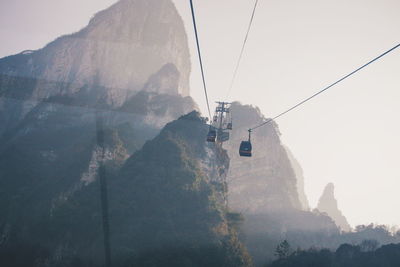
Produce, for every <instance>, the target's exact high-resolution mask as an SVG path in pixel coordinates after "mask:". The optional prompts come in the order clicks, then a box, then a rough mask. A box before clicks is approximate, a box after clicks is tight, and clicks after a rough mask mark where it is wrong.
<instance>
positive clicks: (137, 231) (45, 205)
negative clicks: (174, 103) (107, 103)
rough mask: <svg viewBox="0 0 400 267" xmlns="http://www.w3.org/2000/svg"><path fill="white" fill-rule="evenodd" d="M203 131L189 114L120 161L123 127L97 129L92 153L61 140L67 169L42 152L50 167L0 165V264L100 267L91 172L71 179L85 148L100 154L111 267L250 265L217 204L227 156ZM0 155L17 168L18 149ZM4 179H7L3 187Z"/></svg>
mask: <svg viewBox="0 0 400 267" xmlns="http://www.w3.org/2000/svg"><path fill="white" fill-rule="evenodd" d="M207 130H208V127H207V125H206V124H204V122H203V119H202V118H200V117H199V115H198V113H196V112H192V113H190V114H188V115H185V116H183V117H181V118H180V119H179V120H177V121H174V122H171V123H169V124H167V125H166V126H165V127H164V129H163V130H162V131H161V132H160V134H158V135H157V136H156V137H155V138H154V139H153V140H151V141H148V142H146V144H145V145H144V146H143V148H141V149H140V150H138V151H136V152H135V153H134V154H133V155H132V156H129V157H128V159H126V160H125V158H126V156H127V152H126V150H125V149H124V148H123V141H122V138H121V136H122V133H124V129H118V130H116V129H112V128H107V127H106V128H105V129H103V130H102V131H103V135H104V143H103V145H102V147H101V146H99V145H96V144H94V146H95V147H94V148H90V149H89V148H87V144H85V143H88V144H90V143H91V142H89V141H88V142H83V143H78V144H62V146H63V147H66V149H65V151H64V152H65V153H68V154H69V155H75V156H74V157H75V160H74V161H73V162H72V163H73V165H71V163H70V164H69V165H66V166H64V164H62V162H58V160H57V156H55V155H52V154H46V155H43V157H48V158H51V159H53V163H52V164H54V165H55V166H57V167H58V169H57V171H56V170H53V169H51V168H49V166H48V165H47V164H49V163H48V162H44V161H43V160H42V158H38V159H36V158H34V157H29V158H30V159H31V162H26V161H24V164H30V166H29V167H31V168H29V169H26V168H19V169H16V168H10V166H4V165H3V166H1V170H2V173H1V176H0V177H1V178H2V179H1V180H0V181H1V182H2V183H1V191H2V192H1V193H2V195H1V197H2V199H1V202H0V203H1V205H2V207H1V209H2V211H3V212H4V213H3V215H4V216H2V221H1V224H0V225H1V226H2V234H1V236H2V237H3V238H2V243H1V248H0V256H2V257H0V261H1V263H2V266H11V265H10V264H15V265H18V266H33V265H32V264H33V262H36V263H38V266H100V265H101V262H102V260H103V232H102V224H101V222H102V215H101V214H102V213H101V207H100V193H99V192H100V190H102V189H101V187H100V184H99V181H98V174H96V172H93V171H92V172H93V173H92V175H93V176H91V175H90V172H91V170H90V169H89V170H88V172H87V173H86V175H85V176H83V177H81V178H80V180H79V175H80V173H82V171H83V167H84V166H87V164H88V162H92V164H96V163H97V164H98V161H96V157H95V156H92V159H90V158H91V155H90V152H91V151H95V152H96V153H101V150H102V149H105V155H106V156H105V162H104V163H105V174H106V179H107V184H108V190H107V191H108V199H109V201H108V206H109V225H110V229H111V230H110V233H111V234H110V240H111V246H112V250H111V251H112V259H113V262H114V266H167V265H168V266H188V265H190V266H250V264H251V260H250V258H249V256H248V255H247V252H246V250H245V249H244V247H243V245H242V244H241V243H240V241H239V240H238V238H237V235H236V228H235V227H233V226H232V225H234V224H235V219H234V218H235V216H233V215H234V214H231V213H229V211H228V209H227V206H226V174H227V170H228V167H229V158H228V156H227V154H226V152H225V151H224V150H222V149H221V148H220V147H218V146H215V145H213V144H212V145H210V144H207V143H206V142H205V140H204V136H205V135H206V134H207ZM59 133H61V132H59ZM126 133H129V131H128V132H125V134H126ZM76 135H78V136H79V133H76ZM78 140H81V139H78ZM70 149H72V150H76V153H71V151H70ZM8 152H9V153H8V155H9V156H11V157H12V158H13V161H12V162H15V164H16V165H18V164H20V163H21V160H24V159H23V158H22V159H20V161H19V162H17V159H18V155H19V153H12V151H8ZM93 157H94V160H93ZM54 158H55V159H54ZM0 162H4V161H3V159H0ZM80 162H83V164H79V163H80ZM31 165H36V167H35V168H33V167H32V166H31ZM11 167H13V166H11ZM4 170H6V171H5V172H4ZM32 170H35V173H33V174H32V175H29V174H28V173H27V171H32ZM46 171H47V172H50V174H51V175H52V177H51V178H52V179H49V178H48V177H46V176H45V174H46V173H45V172H46ZM10 172H11V173H10ZM9 174H10V175H11V174H12V175H13V176H12V177H14V179H13V180H11V179H9V180H7V181H5V179H4V178H5V177H8V175H9ZM23 174H24V175H25V177H22V176H23ZM18 175H19V176H18ZM23 178H25V179H23ZM28 178H29V179H28ZM77 179H78V180H77ZM66 189H68V190H67V191H65V190H66ZM103 219H104V218H103ZM32 248H35V249H34V250H32ZM7 251H8V252H9V253H6V252H7ZM3 264H4V265H3ZM46 264H47V265H46Z"/></svg>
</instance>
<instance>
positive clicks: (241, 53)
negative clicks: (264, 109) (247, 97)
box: [225, 0, 258, 98]
mask: <svg viewBox="0 0 400 267" xmlns="http://www.w3.org/2000/svg"><path fill="white" fill-rule="evenodd" d="M257 5H258V0H256V1H255V2H254V7H253V12H252V13H251V17H250V22H249V26H248V27H247V32H246V36H245V38H244V41H243V45H242V49H241V50H240V54H239V58H238V61H237V63H236V67H235V70H234V72H233V76H232V80H231V83H230V85H229V88H228V91H227V93H226V97H225V98H228V96H229V94H230V92H231V90H232V87H233V84H234V82H235V79H236V76H237V72H238V70H239V66H240V62H241V61H242V56H243V52H244V48H245V47H246V43H247V39H248V37H249V33H250V29H251V25H252V24H253V20H254V15H255V14H256V9H257Z"/></svg>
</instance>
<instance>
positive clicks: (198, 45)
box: [190, 0, 212, 120]
mask: <svg viewBox="0 0 400 267" xmlns="http://www.w3.org/2000/svg"><path fill="white" fill-rule="evenodd" d="M190 9H191V11H192V19H193V28H194V34H195V37H196V44H197V53H198V56H199V63H200V70H201V78H202V80H203V88H204V95H205V97H206V102H207V109H208V115H209V116H210V120H211V118H212V117H211V110H210V103H209V101H208V94H207V86H206V79H205V77H204V69H203V61H202V59H201V52H200V42H199V36H198V34H197V25H196V18H195V13H194V6H193V1H192V0H190Z"/></svg>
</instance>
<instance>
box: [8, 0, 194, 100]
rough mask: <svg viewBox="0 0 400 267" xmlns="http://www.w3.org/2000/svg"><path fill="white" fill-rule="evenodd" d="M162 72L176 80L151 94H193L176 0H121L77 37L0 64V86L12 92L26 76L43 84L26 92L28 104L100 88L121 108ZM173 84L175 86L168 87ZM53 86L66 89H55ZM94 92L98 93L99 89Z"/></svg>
mask: <svg viewBox="0 0 400 267" xmlns="http://www.w3.org/2000/svg"><path fill="white" fill-rule="evenodd" d="M166 69H167V70H173V71H169V72H168V71H165V70H166ZM160 71H161V72H162V74H167V75H168V74H171V75H173V76H174V77H172V78H169V77H162V80H163V81H167V82H158V83H154V82H153V83H152V85H153V88H151V89H152V91H155V92H158V93H161V94H163V93H167V94H180V95H182V96H188V95H189V75H190V54H189V48H188V43H187V36H186V32H185V28H184V24H183V21H182V18H181V17H180V15H179V14H178V11H177V10H176V8H175V5H174V4H173V3H172V1H171V0H121V1H119V2H117V3H115V4H114V5H112V6H110V7H109V8H107V9H105V10H103V11H100V12H98V13H97V14H95V16H94V17H93V18H92V19H91V20H90V22H89V24H88V26H86V27H85V28H83V29H82V30H80V31H79V32H77V33H74V34H69V35H64V36H62V37H60V38H58V39H56V40H55V41H53V42H51V43H49V44H48V45H47V46H45V47H44V48H42V49H40V50H37V51H33V52H31V53H21V54H18V55H15V56H10V57H6V58H3V59H0V84H2V86H3V85H4V88H6V89H7V88H8V87H11V86H10V83H12V82H13V80H15V79H17V78H21V77H24V78H33V79H36V80H38V81H40V82H37V86H36V88H33V90H29V91H28V90H26V92H21V93H23V95H24V96H23V98H24V99H26V100H32V99H34V100H42V99H46V98H48V97H51V96H55V95H71V94H76V93H77V92H79V91H80V90H81V89H82V87H84V86H86V87H91V88H96V87H98V86H101V87H105V88H107V97H108V99H107V102H108V103H109V104H111V105H113V106H121V105H123V104H124V102H125V101H126V99H127V98H129V97H130V96H132V95H133V94H135V93H137V92H139V91H141V90H144V89H145V86H146V85H148V83H149V80H148V79H149V77H154V75H156V74H157V73H159V72H160ZM171 79H173V80H175V82H174V83H171V82H168V81H169V80H171ZM54 82H62V83H64V86H54ZM150 82H151V81H150ZM50 83H53V84H50ZM65 84H67V86H65ZM165 84H166V86H165V88H163V87H162V86H163V85H165ZM154 85H160V86H161V87H160V88H154ZM171 87H173V88H171ZM3 91H4V90H3ZM93 93H94V94H98V92H97V91H96V90H93ZM4 94H6V95H7V94H9V92H7V90H5V92H4ZM2 95H3V92H2Z"/></svg>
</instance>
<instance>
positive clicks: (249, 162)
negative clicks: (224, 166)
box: [224, 102, 339, 266]
mask: <svg viewBox="0 0 400 267" xmlns="http://www.w3.org/2000/svg"><path fill="white" fill-rule="evenodd" d="M231 112H232V117H233V130H232V132H231V138H230V141H229V142H227V143H224V147H225V148H226V149H227V151H228V155H229V157H230V159H231V160H230V168H229V173H228V177H227V181H228V190H229V191H228V203H229V207H230V208H231V209H232V210H233V211H236V212H240V213H242V214H243V216H244V223H243V227H242V235H243V236H244V237H243V240H244V243H245V245H246V247H247V248H248V250H249V253H250V254H251V256H252V257H253V260H254V263H255V264H256V266H261V265H263V264H264V263H265V262H267V261H269V260H271V259H273V258H274V251H275V248H276V246H277V245H278V244H279V243H280V242H282V240H283V239H287V240H289V242H290V243H291V244H292V245H295V246H299V247H305V248H309V247H311V246H318V245H322V243H321V242H322V241H323V242H324V244H325V240H330V238H331V237H332V236H333V235H337V234H339V229H338V228H337V226H336V225H335V223H334V222H333V220H332V219H331V218H330V217H329V216H327V215H326V214H321V213H317V212H311V211H309V208H308V201H307V198H306V196H305V193H304V177H303V174H302V171H301V167H300V165H299V164H298V162H297V161H296V160H295V158H294V156H293V155H292V153H291V152H290V150H289V149H288V148H287V147H286V146H285V145H284V144H283V143H282V142H281V139H280V135H281V133H280V131H279V128H278V125H277V124H276V123H275V122H272V123H270V124H268V125H266V126H264V127H261V128H258V129H256V130H255V131H253V133H252V136H251V141H252V144H253V156H252V157H251V158H243V157H239V153H238V148H239V144H240V142H241V141H242V140H247V138H248V132H247V129H249V128H251V127H254V126H255V125H258V124H259V123H261V122H263V121H265V120H266V117H265V116H264V115H262V114H261V112H260V110H259V109H258V108H256V107H253V106H250V105H242V104H240V103H238V102H234V103H233V104H232V106H231ZM321 236H323V237H324V238H323V239H322V238H320V239H318V238H316V237H321ZM326 243H329V242H328V241H327V242H326Z"/></svg>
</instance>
